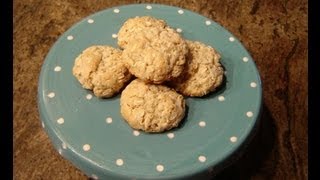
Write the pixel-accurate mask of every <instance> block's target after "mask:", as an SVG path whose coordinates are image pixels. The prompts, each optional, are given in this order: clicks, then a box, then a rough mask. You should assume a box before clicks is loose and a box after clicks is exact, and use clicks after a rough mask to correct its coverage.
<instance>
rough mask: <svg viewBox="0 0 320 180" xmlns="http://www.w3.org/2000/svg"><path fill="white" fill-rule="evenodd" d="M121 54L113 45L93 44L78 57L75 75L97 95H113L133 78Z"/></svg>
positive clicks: (85, 86) (74, 68) (74, 70)
mask: <svg viewBox="0 0 320 180" xmlns="http://www.w3.org/2000/svg"><path fill="white" fill-rule="evenodd" d="M121 54H122V51H120V50H117V49H115V48H113V47H109V46H91V47H89V48H87V49H85V50H84V51H83V52H82V53H81V54H80V55H79V56H78V57H77V58H76V60H75V64H74V67H73V75H74V76H75V77H76V78H77V79H78V81H79V82H80V83H81V84H82V86H83V87H84V88H86V89H91V90H93V93H94V94H95V95H96V96H97V97H111V96H113V95H115V94H116V93H117V92H119V91H120V89H121V88H122V87H123V86H124V85H125V84H126V83H127V81H128V80H129V79H130V78H131V74H130V73H129V71H128V70H127V68H126V67H125V66H124V64H123V61H122V58H121Z"/></svg>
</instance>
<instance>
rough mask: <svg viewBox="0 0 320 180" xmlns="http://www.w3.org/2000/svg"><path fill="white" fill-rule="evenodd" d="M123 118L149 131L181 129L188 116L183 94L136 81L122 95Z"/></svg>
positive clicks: (134, 126) (136, 127)
mask: <svg viewBox="0 0 320 180" xmlns="http://www.w3.org/2000/svg"><path fill="white" fill-rule="evenodd" d="M120 106H121V109H120V110H121V115H122V116H123V118H124V119H125V120H126V121H127V122H128V124H129V125H130V126H131V127H132V128H134V129H138V130H143V131H145V132H163V131H165V130H169V129H172V128H174V127H177V126H178V125H179V123H180V122H181V120H182V119H183V117H184V115H185V100H184V98H183V96H182V95H180V94H178V93H177V92H175V91H174V90H172V89H170V88H168V87H166V86H163V85H154V84H147V83H145V82H144V81H142V80H140V79H136V80H134V81H132V82H131V83H130V84H129V85H128V86H127V87H126V88H125V89H124V90H123V91H122V93H121V98H120Z"/></svg>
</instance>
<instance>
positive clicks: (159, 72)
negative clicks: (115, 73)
mask: <svg viewBox="0 0 320 180" xmlns="http://www.w3.org/2000/svg"><path fill="white" fill-rule="evenodd" d="M118 44H119V45H120V46H122V47H125V48H124V51H123V59H124V61H125V65H126V67H127V68H128V69H129V71H130V73H131V74H133V75H135V76H136V77H138V78H139V79H142V80H144V81H146V82H152V83H155V84H160V83H162V82H164V81H168V80H170V79H173V78H175V77H178V76H179V75H180V74H181V73H182V71H183V69H184V64H185V61H186V59H185V56H186V54H187V53H188V48H187V44H186V43H185V41H184V40H183V38H182V37H181V36H180V34H179V33H177V32H176V31H175V30H174V29H172V28H170V27H169V26H167V25H166V23H165V22H164V21H163V20H158V19H155V18H152V17H147V16H143V17H136V18H132V19H129V20H128V21H127V22H126V23H124V25H123V27H122V28H121V29H120V31H119V35H118Z"/></svg>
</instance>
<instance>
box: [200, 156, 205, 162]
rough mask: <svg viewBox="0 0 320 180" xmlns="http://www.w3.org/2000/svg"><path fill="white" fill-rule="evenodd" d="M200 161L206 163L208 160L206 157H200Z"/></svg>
mask: <svg viewBox="0 0 320 180" xmlns="http://www.w3.org/2000/svg"><path fill="white" fill-rule="evenodd" d="M198 160H199V161H200V162H206V160H207V158H206V157H205V156H199V157H198Z"/></svg>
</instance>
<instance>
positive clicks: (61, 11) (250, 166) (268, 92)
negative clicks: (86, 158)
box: [13, 0, 308, 180]
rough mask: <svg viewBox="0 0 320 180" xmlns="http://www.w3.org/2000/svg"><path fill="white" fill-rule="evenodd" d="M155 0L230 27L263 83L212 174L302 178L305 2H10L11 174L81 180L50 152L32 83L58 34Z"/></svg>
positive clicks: (304, 169)
mask: <svg viewBox="0 0 320 180" xmlns="http://www.w3.org/2000/svg"><path fill="white" fill-rule="evenodd" d="M142 2H149V3H151V2H155V3H161V4H168V5H175V6H179V7H182V8H186V9H189V10H192V11H195V12H198V13H200V14H202V15H204V16H207V17H209V18H211V19H212V20H214V21H216V22H218V23H220V24H221V25H223V26H224V27H225V28H227V29H228V30H229V31H231V33H233V34H234V35H235V36H236V37H237V38H239V40H240V41H241V42H243V45H244V46H245V47H246V48H247V49H248V51H249V52H250V53H251V55H252V56H253V58H254V60H255V63H256V64H257V67H258V69H259V71H260V73H261V79H262V82H263V100H264V104H263V108H264V111H263V114H262V124H261V129H260V131H259V132H258V134H257V136H256V137H255V139H254V140H253V142H252V143H251V144H250V146H249V147H248V149H247V151H246V152H245V153H244V155H243V156H242V158H241V159H239V160H238V161H237V162H236V163H235V164H234V165H232V166H230V167H229V168H227V169H225V170H224V171H223V172H221V174H219V175H218V176H217V179H299V180H301V179H307V173H308V147H307V144H308V136H307V132H308V127H307V125H308V122H307V118H308V113H307V109H308V105H307V96H308V83H307V73H308V69H307V63H308V61H307V58H308V55H307V52H308V40H307V37H308V27H307V12H308V7H307V0H279V1H271V0H241V1H235V0H234V1H232V0H226V1H209V0H201V1H194V0H187V1H181V0H172V1H171V0H170V1H169V0H158V1H156V0H154V1H140V0H119V1H101V0H82V1H76V0H56V1H42V0H16V1H13V8H14V21H13V24H14V32H13V34H14V38H13V40H14V44H13V47H14V63H13V66H14V69H13V74H14V76H13V77H14V92H13V93H14V97H13V99H14V109H13V110H14V122H13V126H14V137H13V139H14V143H13V145H14V161H13V162H14V178H15V179H16V180H23V179H88V177H86V176H85V175H84V174H83V173H81V172H80V171H79V170H78V169H76V168H75V167H74V166H72V165H71V163H69V162H68V161H67V160H65V159H63V158H62V157H61V156H60V155H59V154H58V152H57V151H56V150H54V148H53V146H52V144H51V142H50V140H49V138H48V136H47V135H46V133H45V131H44V130H43V129H42V128H41V123H40V119H39V114H38V107H37V83H38V77H39V73H40V68H41V65H42V63H43V61H44V58H45V56H46V54H47V53H48V51H49V49H50V48H51V46H52V45H53V43H54V42H55V41H56V40H57V38H58V37H59V36H60V35H61V34H62V33H63V32H64V31H66V30H67V29H68V28H70V27H71V26H72V25H73V24H74V23H76V22H77V21H79V20H81V19H82V18H84V17H86V16H88V15H90V14H93V13H95V12H97V11H99V10H103V9H106V8H109V7H112V6H117V5H123V4H131V3H142Z"/></svg>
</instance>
